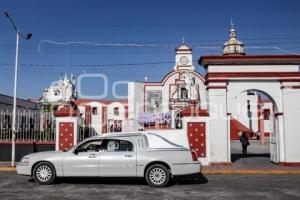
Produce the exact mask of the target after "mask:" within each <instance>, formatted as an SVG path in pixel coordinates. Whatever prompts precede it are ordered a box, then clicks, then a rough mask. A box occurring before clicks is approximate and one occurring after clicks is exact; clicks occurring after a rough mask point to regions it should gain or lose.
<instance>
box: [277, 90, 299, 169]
mask: <svg viewBox="0 0 300 200" xmlns="http://www.w3.org/2000/svg"><path fill="white" fill-rule="evenodd" d="M282 95H283V102H284V103H283V123H284V138H283V139H284V143H285V145H284V146H283V148H284V152H285V155H284V160H281V161H282V162H298V163H299V162H300V89H292V88H284V89H282Z"/></svg>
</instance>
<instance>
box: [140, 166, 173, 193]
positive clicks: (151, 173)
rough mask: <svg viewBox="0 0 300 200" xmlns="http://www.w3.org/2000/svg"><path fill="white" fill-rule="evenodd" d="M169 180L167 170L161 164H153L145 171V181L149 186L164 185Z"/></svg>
mask: <svg viewBox="0 0 300 200" xmlns="http://www.w3.org/2000/svg"><path fill="white" fill-rule="evenodd" d="M169 180H170V173H169V170H168V169H167V168H166V167H165V166H164V165H161V164H154V165H152V166H150V167H149V168H148V169H147V171H146V181H147V183H148V184H149V185H150V186H151V187H165V186H166V185H167V184H168V183H169Z"/></svg>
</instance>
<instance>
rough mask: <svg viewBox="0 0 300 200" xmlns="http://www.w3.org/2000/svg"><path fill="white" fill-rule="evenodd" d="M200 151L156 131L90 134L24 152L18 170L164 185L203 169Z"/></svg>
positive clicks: (44, 177) (43, 180)
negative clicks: (64, 146)
mask: <svg viewBox="0 0 300 200" xmlns="http://www.w3.org/2000/svg"><path fill="white" fill-rule="evenodd" d="M200 170H201V164H200V162H199V161H198V158H197V154H196V152H194V151H190V150H189V149H187V148H184V147H182V146H180V145H177V144H174V143H173V142H171V141H169V140H167V139H166V138H164V137H163V136H161V135H159V134H155V133H110V134H106V135H102V136H95V137H91V138H88V139H86V140H84V141H82V142H81V143H79V144H78V145H76V146H74V147H73V148H71V149H69V150H66V151H65V152H59V151H48V152H39V153H33V154H29V155H26V156H24V157H23V158H22V159H21V162H20V163H18V164H17V172H18V174H21V175H28V176H32V177H33V178H34V180H35V181H36V182H38V183H40V184H51V183H52V182H53V181H54V180H55V178H56V177H145V179H146V181H147V183H148V184H149V185H150V186H152V187H164V186H166V185H167V184H168V182H169V181H170V179H171V178H172V177H173V176H179V175H188V174H195V173H200Z"/></svg>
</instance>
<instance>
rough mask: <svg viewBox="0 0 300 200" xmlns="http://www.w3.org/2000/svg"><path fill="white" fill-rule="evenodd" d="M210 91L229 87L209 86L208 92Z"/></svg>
mask: <svg viewBox="0 0 300 200" xmlns="http://www.w3.org/2000/svg"><path fill="white" fill-rule="evenodd" d="M209 89H227V86H207V87H206V90H209Z"/></svg>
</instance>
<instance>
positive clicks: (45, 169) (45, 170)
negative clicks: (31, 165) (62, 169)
mask: <svg viewBox="0 0 300 200" xmlns="http://www.w3.org/2000/svg"><path fill="white" fill-rule="evenodd" d="M51 176H52V170H51V168H50V167H49V166H47V165H41V166H39V167H38V168H37V170H36V177H37V179H38V180H39V181H41V182H47V181H49V180H50V179H51Z"/></svg>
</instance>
